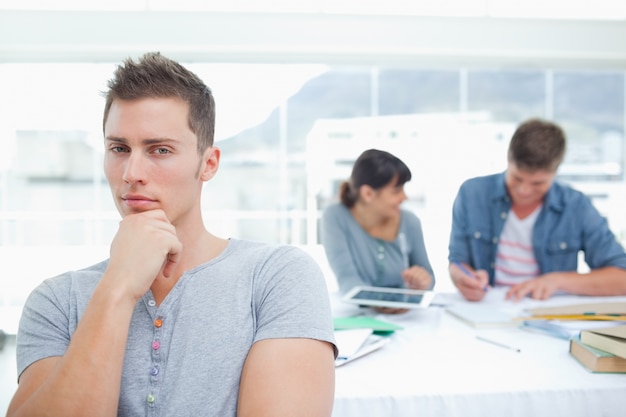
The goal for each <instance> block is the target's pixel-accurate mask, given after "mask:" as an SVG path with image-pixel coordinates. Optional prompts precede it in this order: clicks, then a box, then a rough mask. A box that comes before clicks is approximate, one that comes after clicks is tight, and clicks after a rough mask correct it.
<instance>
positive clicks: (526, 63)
mask: <svg viewBox="0 0 626 417" xmlns="http://www.w3.org/2000/svg"><path fill="white" fill-rule="evenodd" d="M396 1H397V0H396ZM473 1H475V0H473ZM598 2H599V4H602V2H603V0H598ZM114 3H115V2H114ZM152 3H154V0H153V1H152ZM235 3H236V2H235ZM366 3H367V2H366ZM531 3H532V1H531ZM576 3H577V2H576V1H574V2H573V4H574V5H575V4H576ZM620 3H623V4H624V5H626V2H624V1H621V2H620ZM372 4H373V3H372ZM0 6H1V4H0ZM147 50H160V51H162V52H163V53H165V54H168V55H169V56H172V57H173V58H176V59H179V60H184V61H187V62H191V61H205V62H257V63H258V62H261V63H263V62H272V63H322V64H367V65H392V66H403V65H410V66H413V67H415V66H427V67H448V66H451V67H455V68H458V67H475V66H480V67H515V68H535V67H538V68H575V69H585V68H590V69H591V68H592V69H611V70H614V69H618V70H626V21H625V20H620V19H615V20H598V19H593V20H592V19H588V20H582V19H535V18H492V17H485V16H478V17H450V16H448V17H441V16H440V17H436V16H416V15H405V16H401V15H380V14H379V15H376V14H360V15H356V14H340V13H253V12H238V13H231V12H206V11H205V12H202V11H89V10H83V11H41V10H28V11H25V10H0V62H118V61H119V60H121V59H123V58H125V57H127V56H129V55H130V56H136V55H139V54H141V53H143V52H145V51H147Z"/></svg>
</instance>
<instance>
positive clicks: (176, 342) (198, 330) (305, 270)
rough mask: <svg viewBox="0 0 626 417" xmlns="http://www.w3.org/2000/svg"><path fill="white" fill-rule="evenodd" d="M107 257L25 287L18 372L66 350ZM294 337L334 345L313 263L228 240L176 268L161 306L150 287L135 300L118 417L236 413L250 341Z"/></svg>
mask: <svg viewBox="0 0 626 417" xmlns="http://www.w3.org/2000/svg"><path fill="white" fill-rule="evenodd" d="M107 263H108V261H104V262H101V263H99V264H96V265H94V266H91V267H89V268H86V269H83V270H80V271H75V272H68V273H65V274H63V275H60V276H58V277H55V278H50V279H48V280H46V281H44V282H43V283H42V284H41V285H39V286H38V287H37V288H36V289H35V290H34V291H33V292H32V294H31V295H30V296H29V298H28V300H27V302H26V305H25V307H24V311H23V314H22V318H21V321H20V327H19V331H18V336H17V365H18V374H21V373H22V372H23V371H24V369H26V368H27V367H28V366H29V365H30V364H32V363H33V362H35V361H37V360H40V359H43V358H46V357H50V356H61V355H63V354H64V353H65V351H66V349H67V347H68V344H69V342H70V339H71V337H72V335H73V334H74V331H75V330H76V326H77V324H78V322H79V320H80V318H81V317H82V315H83V313H84V311H85V308H86V307H87V304H88V303H89V300H90V298H91V295H92V293H93V291H94V288H95V286H96V285H97V283H98V281H99V280H100V277H101V276H102V274H103V272H104V270H105V269H106V266H107ZM156 320H160V322H155V321H156ZM155 323H159V324H155ZM100 337H101V338H102V343H104V344H106V343H107V335H106V334H102V335H101V336H100ZM294 337H295V338H312V339H318V340H323V341H328V342H331V343H334V338H333V324H332V316H331V311H330V303H329V297H328V291H327V288H326V284H325V281H324V277H323V274H322V272H321V271H320V269H319V267H318V266H317V264H316V263H315V261H314V260H313V259H312V258H311V257H310V256H308V255H307V254H306V253H305V252H304V251H302V250H301V249H298V248H295V247H291V246H271V245H267V244H262V243H256V242H249V241H243V240H235V239H231V240H230V242H229V244H228V246H227V248H226V249H225V250H224V251H223V253H222V254H221V255H219V256H218V257H217V258H215V259H213V260H211V261H209V262H207V263H205V264H202V265H199V266H197V267H195V268H193V269H191V270H189V271H187V272H185V274H184V275H183V276H182V277H181V278H180V280H179V281H178V283H177V284H176V285H175V286H174V288H173V289H172V290H171V292H170V293H169V294H168V296H167V297H166V298H165V300H164V301H163V302H162V303H161V305H160V306H156V304H155V302H154V300H153V297H152V293H151V292H150V291H148V293H146V294H145V295H144V296H143V298H142V299H141V300H139V302H138V303H137V305H136V306H135V311H134V313H133V316H132V320H131V323H130V331H129V337H128V342H127V347H126V356H125V359H124V368H123V375H122V385H121V394H120V403H119V410H118V415H119V416H140V415H145V416H216V417H226V416H235V415H236V410H237V399H238V390H239V381H240V376H241V370H242V367H243V364H244V361H245V359H246V356H247V354H248V351H249V349H250V347H251V346H252V344H253V343H254V342H256V341H258V340H263V339H272V338H294ZM335 354H336V351H335ZM106 366H107V364H105V363H103V364H102V367H103V368H104V367H106ZM93 377H94V378H97V377H98V376H97V375H94V376H93Z"/></svg>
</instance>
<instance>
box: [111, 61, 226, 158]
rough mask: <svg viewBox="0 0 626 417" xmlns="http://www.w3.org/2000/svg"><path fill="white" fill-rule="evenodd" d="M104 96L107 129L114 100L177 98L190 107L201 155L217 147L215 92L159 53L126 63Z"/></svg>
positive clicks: (195, 76) (192, 124) (120, 67)
mask: <svg viewBox="0 0 626 417" xmlns="http://www.w3.org/2000/svg"><path fill="white" fill-rule="evenodd" d="M103 94H104V97H105V99H106V103H105V106H104V117H103V120H102V128H103V129H104V125H105V124H106V121H107V118H108V116H109V110H110V109H111V105H112V104H113V101H114V100H137V99H142V98H168V97H177V98H180V99H182V100H184V101H185V102H187V103H188V104H189V120H188V122H189V128H190V129H191V131H192V132H193V133H194V134H195V135H196V136H197V137H198V152H199V153H200V154H202V153H203V152H204V151H205V150H206V149H207V148H210V147H211V146H213V139H214V135H215V101H214V99H213V94H212V93H211V89H210V88H209V87H207V86H206V85H205V84H204V82H203V81H202V80H201V79H200V78H199V77H198V76H197V75H196V74H194V73H193V72H191V71H189V70H188V69H187V68H185V67H184V66H182V65H181V64H179V63H178V62H176V61H173V60H171V59H169V58H166V57H164V56H163V55H161V54H160V53H159V52H148V53H146V54H144V55H143V56H142V57H140V58H139V60H138V61H137V62H135V61H133V59H131V58H128V59H126V60H125V61H124V62H123V63H122V64H121V65H119V66H118V67H117V69H116V70H115V73H114V76H113V78H112V79H111V80H109V82H108V90H107V91H105V92H104V93H103Z"/></svg>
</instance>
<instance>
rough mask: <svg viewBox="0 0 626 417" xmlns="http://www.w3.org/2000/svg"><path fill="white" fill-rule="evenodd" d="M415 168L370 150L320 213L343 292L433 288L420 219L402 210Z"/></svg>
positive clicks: (328, 253) (324, 241) (328, 252)
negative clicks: (366, 287) (365, 288)
mask: <svg viewBox="0 0 626 417" xmlns="http://www.w3.org/2000/svg"><path fill="white" fill-rule="evenodd" d="M410 180H411V171H410V170H409V168H408V167H407V166H406V164H405V163H404V162H402V161H401V160H400V159H398V158H397V157H396V156H394V155H392V154H390V153H389V152H385V151H381V150H377V149H369V150H367V151H365V152H363V153H362V154H361V155H360V156H359V157H358V158H357V160H356V161H355V163H354V166H353V167H352V175H351V176H350V179H349V180H348V181H345V182H343V183H342V184H341V186H340V189H339V198H340V201H341V202H340V203H336V204H333V205H331V206H329V207H327V208H326V210H325V211H324V214H323V216H322V244H323V246H324V250H325V252H326V256H327V257H328V262H329V264H330V266H331V268H332V270H333V272H334V273H335V275H336V277H337V282H338V284H339V290H340V291H341V292H342V293H345V292H347V291H348V290H350V289H351V288H353V287H354V286H357V285H369V286H377V287H395V288H412V289H432V288H433V285H434V284H435V279H434V275H433V270H432V268H431V266H430V262H429V260H428V255H427V253H426V247H425V246H424V236H423V233H422V225H421V223H420V220H419V219H418V218H417V216H416V215H415V214H413V213H412V212H410V211H408V210H405V209H402V208H401V205H402V203H403V202H404V201H405V200H406V198H407V197H406V194H405V192H404V184H405V183H406V182H408V181H410Z"/></svg>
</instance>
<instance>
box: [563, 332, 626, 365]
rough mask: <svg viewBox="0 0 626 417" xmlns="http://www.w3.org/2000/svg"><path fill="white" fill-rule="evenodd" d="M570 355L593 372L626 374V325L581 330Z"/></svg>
mask: <svg viewBox="0 0 626 417" xmlns="http://www.w3.org/2000/svg"><path fill="white" fill-rule="evenodd" d="M570 353H571V355H572V356H574V357H575V358H576V359H577V360H578V361H579V362H580V363H581V364H582V365H583V366H584V367H585V368H587V369H588V370H589V371H591V372H621V373H626V325H621V326H615V327H606V328H601V329H593V330H581V331H580V336H578V337H575V338H572V339H571V340H570Z"/></svg>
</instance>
